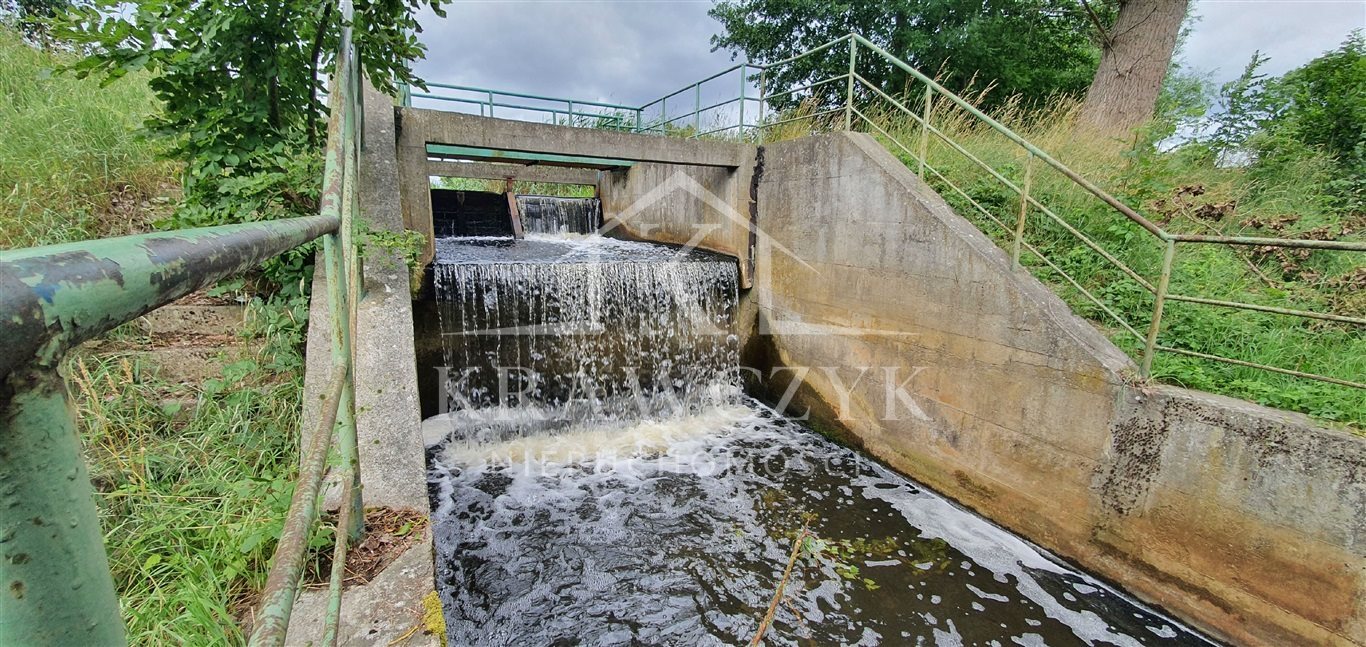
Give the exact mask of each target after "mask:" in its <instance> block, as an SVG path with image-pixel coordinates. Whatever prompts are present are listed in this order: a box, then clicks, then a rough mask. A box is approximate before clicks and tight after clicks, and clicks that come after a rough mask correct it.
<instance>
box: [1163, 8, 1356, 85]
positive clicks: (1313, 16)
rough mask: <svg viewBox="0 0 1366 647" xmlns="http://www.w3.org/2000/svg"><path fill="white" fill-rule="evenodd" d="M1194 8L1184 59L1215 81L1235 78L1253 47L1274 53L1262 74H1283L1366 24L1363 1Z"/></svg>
mask: <svg viewBox="0 0 1366 647" xmlns="http://www.w3.org/2000/svg"><path fill="white" fill-rule="evenodd" d="M1194 12H1195V13H1196V14H1198V15H1199V16H1200V21H1199V22H1197V23H1196V25H1195V28H1194V30H1193V31H1192V32H1191V35H1190V38H1189V40H1187V42H1186V47H1185V50H1184V51H1183V52H1182V55H1183V58H1184V62H1185V63H1186V65H1187V67H1189V68H1191V69H1194V70H1196V71H1200V72H1204V73H1210V74H1211V75H1212V78H1213V80H1214V81H1215V82H1217V83H1223V82H1225V81H1228V80H1231V79H1233V78H1236V77H1237V76H1238V74H1240V73H1241V72H1242V71H1243V67H1244V66H1245V65H1247V62H1248V60H1249V59H1251V58H1252V53H1253V52H1255V51H1259V50H1260V51H1261V52H1262V53H1263V54H1265V55H1267V56H1269V57H1270V60H1269V61H1268V62H1267V63H1266V65H1265V66H1264V67H1263V68H1262V70H1263V71H1264V72H1266V73H1268V74H1274V75H1279V74H1284V73H1285V72H1288V71H1290V70H1292V69H1294V68H1296V67H1299V66H1301V65H1303V64H1305V63H1306V62H1308V61H1310V60H1312V59H1313V58H1315V57H1317V56H1318V55H1319V54H1322V53H1324V52H1326V51H1328V50H1331V49H1334V48H1336V47H1337V46H1338V45H1340V44H1341V43H1342V41H1344V40H1346V39H1347V35H1348V34H1349V33H1351V31H1352V30H1353V29H1362V28H1366V1H1362V0H1347V1H1343V0H1198V1H1197V3H1195V6H1194Z"/></svg>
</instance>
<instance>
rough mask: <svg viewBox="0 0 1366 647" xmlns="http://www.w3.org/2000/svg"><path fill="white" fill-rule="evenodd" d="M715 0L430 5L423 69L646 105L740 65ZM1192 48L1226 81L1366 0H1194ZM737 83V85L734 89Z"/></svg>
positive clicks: (442, 76)
mask: <svg viewBox="0 0 1366 647" xmlns="http://www.w3.org/2000/svg"><path fill="white" fill-rule="evenodd" d="M711 4H712V3H711V0H454V2H453V3H452V4H451V5H449V6H448V10H447V17H446V18H444V19H443V18H438V17H436V16H434V15H431V14H424V15H423V16H422V17H421V23H422V26H423V29H424V33H423V34H422V40H423V42H424V43H426V45H427V48H428V53H427V58H426V60H424V61H421V62H420V63H418V65H417V72H418V74H419V76H421V77H422V78H424V79H426V80H428V81H436V82H442V83H452V84H458V85H473V86H481V87H492V88H497V89H507V90H514V91H521V92H529V93H534V94H540V95H548V96H563V97H570V98H581V99H588V100H597V101H607V102H613V103H625V104H630V105H638V104H640V103H643V102H645V101H648V100H652V99H654V98H656V97H658V96H659V95H662V94H664V93H666V92H671V91H673V90H676V89H678V88H679V87H682V86H684V85H686V84H688V83H691V82H692V81H694V80H696V79H698V78H701V77H705V76H708V75H710V74H712V73H714V72H716V71H719V70H722V69H724V68H726V67H728V66H730V65H731V60H730V55H729V53H727V52H712V51H711V44H710V41H709V39H710V37H711V36H712V34H715V33H717V32H718V31H719V30H720V24H719V23H717V22H716V21H715V20H713V19H712V18H711V17H709V16H708V15H707V9H708V8H709V7H710V6H711ZM1192 5H1193V12H1194V13H1195V14H1196V15H1198V16H1199V17H1200V19H1199V21H1198V22H1197V23H1196V24H1195V26H1194V29H1193V31H1192V33H1191V36H1190V39H1189V40H1188V41H1187V43H1186V46H1185V49H1184V51H1183V52H1182V56H1183V58H1184V60H1185V61H1186V63H1187V65H1188V66H1189V67H1191V68H1194V69H1196V70H1200V71H1202V72H1205V73H1208V74H1210V75H1211V76H1212V78H1213V79H1214V80H1215V81H1216V82H1222V81H1225V80H1228V79H1230V78H1232V77H1235V76H1237V74H1238V73H1239V72H1240V71H1241V70H1242V68H1243V66H1244V65H1245V64H1246V63H1247V60H1248V59H1249V58H1250V57H1251V56H1252V53H1253V51H1255V50H1261V51H1262V52H1263V53H1265V54H1267V55H1269V56H1270V57H1271V61H1270V62H1269V63H1268V64H1267V66H1266V68H1265V69H1266V71H1268V72H1271V73H1281V72H1284V71H1286V70H1289V69H1293V68H1294V67H1297V66H1299V65H1300V64H1302V63H1304V62H1305V61H1308V60H1310V59H1312V58H1314V57H1315V56H1317V55H1318V54H1320V53H1322V52H1324V51H1326V50H1330V49H1333V48H1335V47H1337V46H1338V44H1340V43H1341V42H1342V41H1343V40H1344V39H1345V38H1346V37H1347V35H1348V33H1349V32H1351V31H1352V30H1353V29H1360V28H1363V27H1366V0H1194V1H1193V2H1192ZM734 94H735V93H734V92H733V91H732V92H731V96H734Z"/></svg>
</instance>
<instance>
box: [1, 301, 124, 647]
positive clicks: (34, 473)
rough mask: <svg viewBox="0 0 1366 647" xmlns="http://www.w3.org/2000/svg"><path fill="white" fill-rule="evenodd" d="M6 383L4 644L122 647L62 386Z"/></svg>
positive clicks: (29, 380)
mask: <svg viewBox="0 0 1366 647" xmlns="http://www.w3.org/2000/svg"><path fill="white" fill-rule="evenodd" d="M6 289H8V288H6ZM6 315H7V316H8V315H9V313H6ZM15 316H16V317H17V314H16V315H15ZM0 379H3V380H4V381H5V382H8V383H9V385H11V386H14V387H16V388H15V392H14V393H13V394H12V395H6V396H5V398H4V402H3V404H0V437H3V438H4V450H3V451H0V510H3V511H4V512H3V513H2V514H0V541H3V547H4V550H3V554H2V555H0V583H3V589H0V591H2V592H0V596H4V597H3V602H0V635H2V637H0V642H4V643H6V644H15V645H122V644H125V640H126V639H125V637H124V634H123V617H122V615H121V614H120V612H119V599H118V596H117V595H116V594H115V592H114V579H113V578H112V577H111V576H110V575H109V559H108V557H107V556H106V553H105V550H104V535H103V533H101V532H100V522H99V516H98V515H97V513H96V510H95V490H94V488H92V487H91V486H90V474H89V472H88V471H87V470H86V467H85V459H84V458H83V457H82V455H81V442H80V438H79V436H77V433H76V424H75V422H74V421H73V420H72V419H71V413H70V412H71V411H72V410H73V406H72V404H71V402H70V400H69V397H68V395H67V389H66V384H65V383H64V382H63V380H62V376H61V375H59V374H58V373H57V370H56V369H55V368H47V367H39V366H32V367H28V368H20V369H17V370H15V371H14V373H13V374H11V375H8V376H0Z"/></svg>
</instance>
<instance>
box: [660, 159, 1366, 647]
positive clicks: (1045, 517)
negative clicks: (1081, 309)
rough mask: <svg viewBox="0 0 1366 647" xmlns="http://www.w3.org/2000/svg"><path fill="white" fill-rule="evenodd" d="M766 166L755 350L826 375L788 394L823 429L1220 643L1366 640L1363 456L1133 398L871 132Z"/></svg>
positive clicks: (1269, 427) (810, 376)
mask: <svg viewBox="0 0 1366 647" xmlns="http://www.w3.org/2000/svg"><path fill="white" fill-rule="evenodd" d="M763 159H764V165H763V174H762V179H761V181H760V182H759V183H758V210H757V212H758V218H757V224H758V236H757V247H756V252H755V264H756V265H755V266H756V272H755V280H754V289H753V290H752V291H750V293H749V295H748V297H747V299H748V300H749V301H750V302H751V303H750V304H748V305H749V307H751V308H752V310H751V311H753V312H756V313H757V314H756V322H755V324H754V326H755V331H754V332H755V334H753V335H751V336H750V337H749V341H748V345H747V348H746V353H745V357H746V362H747V363H748V364H750V365H752V366H756V367H758V368H760V369H761V370H764V371H765V372H767V371H769V370H770V369H771V368H773V367H774V366H785V367H811V368H812V370H811V371H809V372H808V373H807V374H806V376H805V379H804V381H803V383H804V386H803V387H802V388H801V389H799V390H798V396H797V398H796V400H795V401H794V402H793V409H794V410H796V411H801V410H804V409H809V410H810V415H811V424H812V426H814V427H816V428H817V429H821V430H823V431H828V432H831V433H836V434H843V435H845V436H846V438H847V439H849V440H851V441H852V442H854V443H856V444H859V445H862V446H863V447H864V448H865V449H866V450H867V451H869V452H870V453H872V454H873V455H875V456H877V457H879V458H881V459H883V460H885V461H887V462H888V463H889V464H891V465H893V466H894V467H896V468H897V469H899V470H901V471H903V472H905V473H907V474H909V475H910V476H912V477H914V478H916V479H918V480H920V481H922V482H924V483H926V484H928V485H930V486H931V487H933V488H935V489H936V490H938V491H940V492H942V493H944V494H947V495H949V496H951V497H953V498H955V499H957V500H959V501H960V502H962V503H964V504H966V505H968V506H971V507H973V508H975V509H976V510H978V511H980V512H981V513H983V514H984V515H986V516H987V517H989V518H991V519H993V520H995V521H997V522H998V523H1001V524H1003V525H1005V526H1007V527H1009V528H1011V529H1013V530H1015V531H1017V532H1020V533H1021V534H1023V535H1025V536H1026V537H1028V538H1030V539H1032V540H1034V541H1036V542H1038V543H1040V544H1042V545H1044V546H1047V547H1048V548H1050V549H1053V550H1056V551H1058V552H1059V553H1061V554H1062V555H1064V556H1067V557H1069V558H1071V559H1073V560H1076V561H1077V562H1079V563H1080V564H1082V565H1083V566H1084V567H1086V568H1088V569H1090V570H1092V571H1094V572H1097V573H1098V574H1100V575H1102V576H1105V577H1108V578H1110V579H1112V580H1114V581H1116V582H1118V583H1119V584H1120V585H1122V586H1123V587H1124V588H1126V589H1128V590H1130V591H1132V592H1134V593H1135V594H1137V595H1139V596H1140V597H1143V598H1144V599H1147V600H1149V601H1152V602H1155V603H1157V604H1159V605H1161V606H1162V607H1164V608H1166V609H1168V610H1170V611H1172V612H1174V613H1176V614H1177V615H1179V616H1181V617H1183V618H1185V619H1187V620H1189V621H1191V622H1193V623H1194V624H1196V625H1197V626H1200V627H1203V628H1205V629H1207V630H1209V631H1211V632H1213V633H1214V634H1215V635H1218V636H1221V637H1223V638H1226V639H1229V640H1232V641H1235V642H1239V643H1248V644H1265V645H1283V644H1361V643H1360V641H1362V640H1363V637H1364V636H1366V441H1363V439H1362V438H1359V437H1355V436H1349V435H1346V434H1343V433H1339V432H1334V431H1330V430H1325V429H1321V428H1318V427H1316V426H1315V425H1314V424H1313V423H1312V422H1311V421H1309V420H1308V419H1307V418H1304V417H1303V416H1298V415H1291V414H1287V413H1284V412H1279V411H1274V410H1270V409H1267V408H1264V407H1260V406H1256V405H1252V404H1249V403H1245V402H1241V401H1236V400H1231V399H1227V398H1218V397H1214V396H1210V395H1207V394H1201V393H1196V392H1192V391H1187V390H1183V389H1177V388H1170V387H1147V388H1140V387H1136V386H1132V385H1131V383H1132V381H1131V380H1130V379H1129V376H1131V375H1133V370H1134V369H1133V366H1132V363H1131V362H1130V361H1129V359H1128V358H1127V357H1125V356H1124V355H1123V354H1122V353H1121V352H1120V351H1119V350H1118V349H1117V348H1115V347H1114V346H1113V345H1111V344H1110V343H1109V342H1108V341H1107V340H1106V339H1105V338H1104V337H1103V336H1102V335H1101V334H1099V333H1098V332H1097V331H1095V330H1094V329H1093V328H1092V327H1091V326H1090V325H1089V324H1087V323H1086V322H1084V321H1082V320H1081V319H1079V318H1077V317H1076V316H1075V315H1073V314H1072V313H1071V311H1070V310H1069V309H1068V307H1067V306H1066V305H1065V304H1064V303H1063V302H1062V301H1061V300H1060V299H1058V298H1057V297H1056V296H1055V295H1054V294H1053V293H1052V292H1051V291H1050V290H1049V289H1048V288H1047V287H1045V286H1044V285H1042V284H1040V283H1039V282H1037V281H1036V280H1034V279H1033V278H1032V277H1030V276H1029V275H1028V274H1027V273H1025V272H1022V271H1017V270H1015V269H1013V268H1012V267H1011V263H1010V260H1009V258H1008V257H1007V256H1006V254H1005V253H1003V252H1002V251H1001V250H1000V249H999V248H997V247H996V246H995V245H994V244H993V243H992V242H991V241H990V240H988V239H987V238H986V237H985V236H984V235H983V234H982V233H981V232H979V231H977V230H976V229H975V228H974V227H973V226H972V225H971V224H969V223H968V222H967V221H965V220H963V219H962V218H960V217H959V216H957V215H956V214H954V213H953V212H952V210H951V209H950V208H949V207H948V206H947V205H946V204H945V203H944V202H943V201H942V200H941V199H940V198H939V197H938V196H937V195H936V194H935V193H934V192H933V191H932V190H931V189H929V188H928V187H927V186H926V185H924V184H923V183H922V182H921V181H920V180H919V179H918V178H916V177H915V175H914V174H913V173H911V172H910V171H909V170H907V169H906V167H905V166H904V165H902V164H901V163H900V162H898V161H897V160H896V159H895V158H894V157H892V156H891V155H890V154H888V153H887V152H886V151H885V150H884V149H883V148H882V147H881V146H880V145H878V144H877V143H876V142H875V141H873V140H872V139H871V138H869V137H867V136H865V135H860V134H838V135H828V136H821V137H813V138H805V139H801V140H796V141H790V142H782V143H778V144H773V145H769V146H767V147H765V150H764V153H763ZM642 179H644V178H642ZM819 367H828V368H826V369H820V368H819ZM857 367H870V370H868V371H866V372H865V373H864V374H863V376H862V378H861V379H860V378H859V375H860V369H859V368H857ZM785 374H788V375H790V374H791V371H788V372H785ZM768 386H769V387H770V388H773V389H774V391H773V393H772V395H774V396H775V397H776V396H777V395H778V393H781V392H782V390H783V387H784V386H785V385H783V384H777V383H775V382H773V381H770V382H769V384H768ZM1354 641H1355V643H1354Z"/></svg>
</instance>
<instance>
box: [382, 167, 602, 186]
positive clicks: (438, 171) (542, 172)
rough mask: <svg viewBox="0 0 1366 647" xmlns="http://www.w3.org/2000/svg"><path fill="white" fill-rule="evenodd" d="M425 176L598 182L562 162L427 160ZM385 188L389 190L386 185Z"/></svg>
mask: <svg viewBox="0 0 1366 647" xmlns="http://www.w3.org/2000/svg"><path fill="white" fill-rule="evenodd" d="M427 175H428V176H429V177H469V178H475V179H480V180H506V179H508V178H512V179H514V180H519V181H523V182H553V183H556V184H591V185H594V186H596V185H597V183H598V171H595V170H593V169H585V168H568V167H564V166H526V165H523V164H495V163H492V162H435V161H430V160H429V161H428V162H427ZM389 190H391V191H392V190H393V188H392V187H390V189H389Z"/></svg>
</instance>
